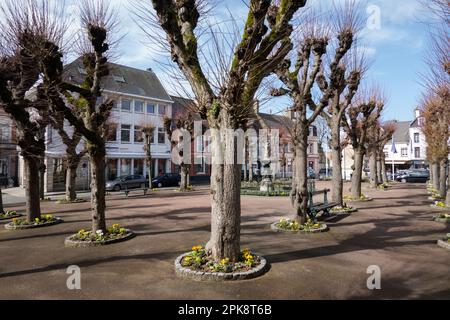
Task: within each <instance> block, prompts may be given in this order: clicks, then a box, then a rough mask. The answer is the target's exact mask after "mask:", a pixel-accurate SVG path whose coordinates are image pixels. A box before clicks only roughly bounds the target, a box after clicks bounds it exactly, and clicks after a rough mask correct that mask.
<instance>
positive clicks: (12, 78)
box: [0, 0, 65, 222]
mask: <svg viewBox="0 0 450 320" xmlns="http://www.w3.org/2000/svg"><path fill="white" fill-rule="evenodd" d="M56 9H58V8H56V7H51V6H49V4H48V2H47V1H46V0H42V1H31V0H19V1H14V2H13V1H9V0H8V1H4V2H2V4H1V5H0V11H1V12H2V13H3V17H4V18H3V20H1V22H0V28H1V30H2V32H1V34H0V106H1V107H2V108H3V109H4V110H5V112H6V113H8V114H9V115H10V116H11V118H12V119H13V121H14V123H15V125H16V128H17V133H18V146H19V147H20V152H21V155H22V157H23V160H24V176H25V198H26V219H27V221H28V222H31V221H34V220H35V219H37V218H40V217H41V208H40V201H39V195H40V187H39V186H40V183H39V169H40V164H41V163H42V161H43V155H44V154H45V140H44V137H43V135H42V134H41V133H42V132H43V131H44V130H45V128H46V126H47V124H48V123H47V121H46V112H47V111H48V104H47V101H46V97H45V95H44V90H43V85H42V83H41V82H39V80H40V78H41V75H42V71H43V70H42V67H41V63H40V61H41V60H42V59H43V58H44V57H47V56H48V54H50V49H49V47H48V43H58V44H59V43H60V42H61V39H62V36H63V34H64V29H65V26H63V25H59V24H57V23H56V22H55V17H58V16H59V15H60V14H61V12H60V11H58V10H56ZM31 92H33V93H32V94H31Z"/></svg>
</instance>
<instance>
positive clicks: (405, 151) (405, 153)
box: [400, 148, 408, 157]
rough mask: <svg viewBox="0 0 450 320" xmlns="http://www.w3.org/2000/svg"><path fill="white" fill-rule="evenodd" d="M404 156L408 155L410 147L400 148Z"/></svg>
mask: <svg viewBox="0 0 450 320" xmlns="http://www.w3.org/2000/svg"><path fill="white" fill-rule="evenodd" d="M400 152H401V155H402V157H407V156H408V148H402V149H401V150H400Z"/></svg>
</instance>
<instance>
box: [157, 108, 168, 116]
mask: <svg viewBox="0 0 450 320" xmlns="http://www.w3.org/2000/svg"><path fill="white" fill-rule="evenodd" d="M158 114H159V115H160V116H164V115H165V114H166V106H164V105H159V106H158Z"/></svg>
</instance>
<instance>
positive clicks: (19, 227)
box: [5, 218, 64, 230]
mask: <svg viewBox="0 0 450 320" xmlns="http://www.w3.org/2000/svg"><path fill="white" fill-rule="evenodd" d="M62 222H64V220H62V219H61V218H55V219H54V220H53V221H50V222H44V223H39V224H26V225H15V224H14V223H13V222H10V223H7V224H5V229H7V230H26V229H35V228H43V227H49V226H53V225H55V224H59V223H62Z"/></svg>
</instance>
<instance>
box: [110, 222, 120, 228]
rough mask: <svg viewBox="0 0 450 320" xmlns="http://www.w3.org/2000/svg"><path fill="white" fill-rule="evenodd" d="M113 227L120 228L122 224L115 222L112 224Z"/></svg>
mask: <svg viewBox="0 0 450 320" xmlns="http://www.w3.org/2000/svg"><path fill="white" fill-rule="evenodd" d="M112 227H113V229H118V228H119V227H120V226H119V224H118V223H115V224H113V225H112Z"/></svg>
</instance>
